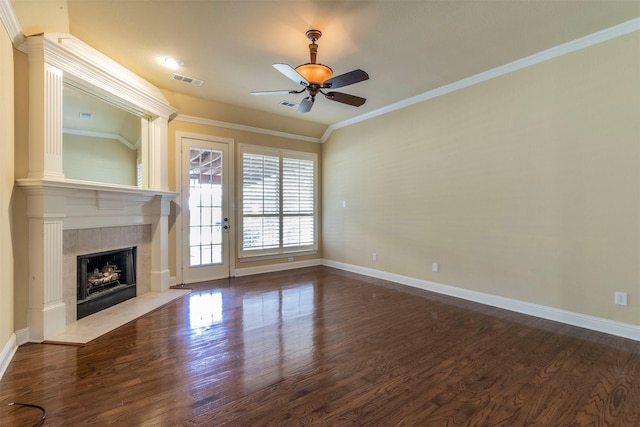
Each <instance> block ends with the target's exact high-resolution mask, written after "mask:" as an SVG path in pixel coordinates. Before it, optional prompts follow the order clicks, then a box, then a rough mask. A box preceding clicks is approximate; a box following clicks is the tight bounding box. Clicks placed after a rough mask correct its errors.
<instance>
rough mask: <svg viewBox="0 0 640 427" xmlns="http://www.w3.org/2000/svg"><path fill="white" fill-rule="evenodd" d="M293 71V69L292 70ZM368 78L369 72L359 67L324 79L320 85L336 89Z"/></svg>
mask: <svg viewBox="0 0 640 427" xmlns="http://www.w3.org/2000/svg"><path fill="white" fill-rule="evenodd" d="M294 71H295V70H294ZM365 80H369V74H367V73H366V72H365V71H362V70H360V69H358V70H353V71H349V72H348V73H344V74H340V75H339V76H335V77H332V78H330V79H329V80H326V81H325V82H324V83H323V84H322V86H323V87H326V88H330V89H337V88H339V87H343V86H349V85H352V84H354V83H360V82H362V81H365Z"/></svg>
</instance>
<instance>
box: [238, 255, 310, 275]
mask: <svg viewBox="0 0 640 427" xmlns="http://www.w3.org/2000/svg"><path fill="white" fill-rule="evenodd" d="M316 265H322V260H320V259H310V260H303V261H290V262H284V263H281V264H270V265H261V266H258V267H246V268H236V275H235V277H242V276H250V275H252V274H261V273H272V272H274V271H284V270H293V269H296V268H303V267H314V266H316Z"/></svg>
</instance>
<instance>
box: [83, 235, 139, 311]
mask: <svg viewBox="0 0 640 427" xmlns="http://www.w3.org/2000/svg"><path fill="white" fill-rule="evenodd" d="M77 277H78V297H77V299H78V307H77V309H78V310H77V313H78V314H77V319H78V320H79V319H82V318H83V317H87V316H89V315H91V314H93V313H97V312H98V311H101V310H104V309H105V308H108V307H111V306H114V305H116V304H119V303H121V302H123V301H126V300H128V299H131V298H134V297H135V296H136V247H135V246H134V247H129V248H123V249H117V250H112V251H105V252H99V253H94V254H87V255H81V256H78V274H77Z"/></svg>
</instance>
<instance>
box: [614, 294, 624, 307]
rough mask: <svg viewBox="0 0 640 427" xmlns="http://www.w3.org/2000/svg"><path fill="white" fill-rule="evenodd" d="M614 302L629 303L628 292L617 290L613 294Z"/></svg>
mask: <svg viewBox="0 0 640 427" xmlns="http://www.w3.org/2000/svg"><path fill="white" fill-rule="evenodd" d="M613 302H614V303H615V304H616V305H627V293H626V292H616V293H614V294H613Z"/></svg>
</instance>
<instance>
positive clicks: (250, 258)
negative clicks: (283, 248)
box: [238, 249, 318, 262]
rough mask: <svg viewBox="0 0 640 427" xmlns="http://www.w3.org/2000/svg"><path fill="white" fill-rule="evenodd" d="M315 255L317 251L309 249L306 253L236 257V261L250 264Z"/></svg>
mask: <svg viewBox="0 0 640 427" xmlns="http://www.w3.org/2000/svg"><path fill="white" fill-rule="evenodd" d="M317 253H318V251H317V250H316V249H311V250H307V251H295V252H286V253H277V254H261V255H243V256H240V257H238V261H240V262H251V261H261V260H269V259H287V258H292V257H296V256H305V255H316V254H317Z"/></svg>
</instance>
